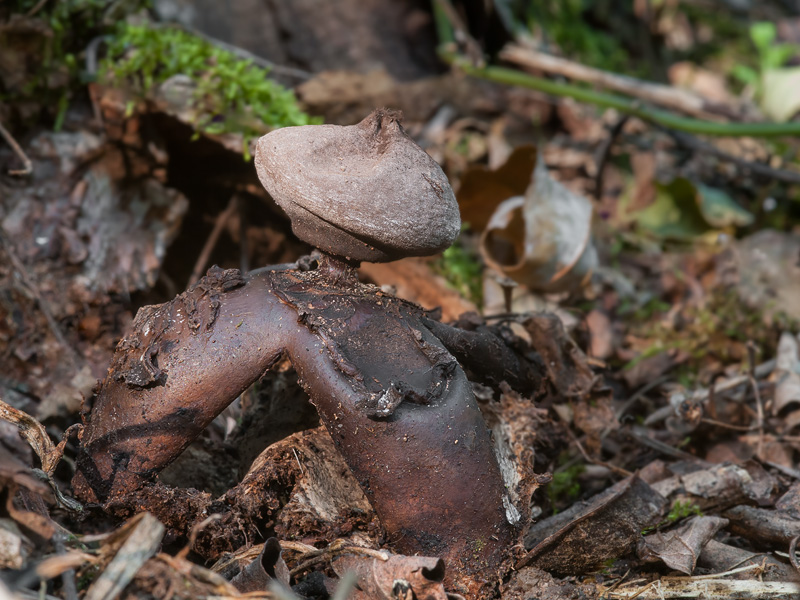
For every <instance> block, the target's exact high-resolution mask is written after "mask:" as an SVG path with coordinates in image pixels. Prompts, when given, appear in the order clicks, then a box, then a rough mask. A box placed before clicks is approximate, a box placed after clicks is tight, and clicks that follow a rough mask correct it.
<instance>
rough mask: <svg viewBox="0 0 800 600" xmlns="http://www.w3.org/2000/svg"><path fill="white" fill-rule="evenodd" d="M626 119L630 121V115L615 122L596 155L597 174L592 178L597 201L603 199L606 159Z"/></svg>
mask: <svg viewBox="0 0 800 600" xmlns="http://www.w3.org/2000/svg"><path fill="white" fill-rule="evenodd" d="M628 119H630V115H622V116H621V117H620V118H619V119H617V122H616V123H614V125H613V127H611V130H610V131H609V132H608V137H607V138H606V140H605V142H604V143H603V145H602V146H601V147H600V150H599V151H598V153H597V159H595V163H596V164H597V173H596V174H595V177H594V195H595V198H597V200H598V201H602V199H603V174H604V173H605V170H606V163H607V162H608V157H609V156H610V155H611V148H612V147H613V146H614V142H615V141H616V139H617V138H618V137H619V134H620V133H622V128H623V127H625V123H627V122H628Z"/></svg>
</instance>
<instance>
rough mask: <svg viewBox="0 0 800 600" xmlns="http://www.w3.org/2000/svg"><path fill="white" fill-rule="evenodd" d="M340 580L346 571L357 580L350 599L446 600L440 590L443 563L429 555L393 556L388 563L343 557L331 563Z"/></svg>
mask: <svg viewBox="0 0 800 600" xmlns="http://www.w3.org/2000/svg"><path fill="white" fill-rule="evenodd" d="M332 566H333V570H334V571H336V574H337V575H339V576H340V577H342V576H344V574H345V573H347V572H352V573H355V574H356V576H357V577H358V583H357V586H356V591H355V592H354V593H353V595H352V596H350V598H352V599H353V600H394V599H396V598H403V599H405V598H417V599H418V600H447V597H448V596H447V593H446V592H445V591H444V584H443V582H444V561H443V560H442V559H441V558H433V557H429V556H403V555H401V554H394V555H391V556H389V558H388V560H385V561H383V560H379V559H377V558H371V557H365V556H357V555H352V554H351V555H345V556H342V557H340V558H337V559H336V560H334V561H333V563H332Z"/></svg>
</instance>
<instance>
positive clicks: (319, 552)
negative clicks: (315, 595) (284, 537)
mask: <svg viewBox="0 0 800 600" xmlns="http://www.w3.org/2000/svg"><path fill="white" fill-rule="evenodd" d="M281 544H282V545H283V542H281ZM347 553H349V554H360V555H363V556H371V557H372V558H377V559H379V560H383V561H387V560H389V553H388V552H385V551H383V550H373V549H372V548H364V547H362V546H351V545H349V544H347V543H346V542H345V540H341V539H340V540H334V541H333V542H331V543H330V544H329V545H328V546H327V547H326V548H319V549H318V548H314V549H313V551H312V552H306V553H304V554H302V555H301V556H300V557H299V558H300V559H302V558H305V557H310V558H308V560H304V561H303V562H301V563H300V564H298V565H297V566H295V568H294V569H292V570H291V571H290V572H289V574H290V575H292V576H296V575H297V574H298V573H302V572H303V571H305V570H306V569H307V568H308V567H311V566H313V565H315V564H317V563H320V562H322V561H324V560H328V559H330V558H333V557H334V556H336V555H337V554H347Z"/></svg>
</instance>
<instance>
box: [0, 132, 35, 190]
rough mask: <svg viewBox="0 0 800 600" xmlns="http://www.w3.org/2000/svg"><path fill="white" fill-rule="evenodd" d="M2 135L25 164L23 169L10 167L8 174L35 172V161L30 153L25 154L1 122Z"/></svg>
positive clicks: (17, 174) (16, 175)
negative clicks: (29, 156) (29, 155)
mask: <svg viewBox="0 0 800 600" xmlns="http://www.w3.org/2000/svg"><path fill="white" fill-rule="evenodd" d="M0 135H2V136H3V139H5V141H6V142H7V143H8V145H9V146H11V149H12V150H13V151H14V154H16V155H17V156H18V157H19V159H20V160H21V161H22V164H24V165H25V167H24V168H22V169H9V170H8V174H9V175H14V176H15V177H22V176H24V175H30V174H31V173H32V172H33V163H32V162H31V159H30V158H28V155H27V154H25V151H24V150H23V149H22V148H21V147H20V145H19V144H18V143H17V140H15V139H14V137H13V136H12V135H11V134H10V133H9V132H8V130H7V129H6V128H5V127H3V124H2V123H0Z"/></svg>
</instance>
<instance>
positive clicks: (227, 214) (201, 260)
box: [186, 194, 238, 288]
mask: <svg viewBox="0 0 800 600" xmlns="http://www.w3.org/2000/svg"><path fill="white" fill-rule="evenodd" d="M237 204H238V203H237V201H236V194H234V195H233V196H231V199H230V201H229V202H228V206H227V207H226V208H225V210H223V211H222V212H221V213H219V215H217V219H216V221H215V223H214V229H212V230H211V233H210V234H209V236H208V239H207V240H206V243H205V245H203V250H202V251H201V252H200V256H198V257H197V261H196V262H195V263H194V268H193V269H192V274H191V275H190V276H189V283H188V284H186V287H187V288H188V287H191V286H192V284H193V283H195V282H196V281H197V280H198V279H200V276H201V275H202V274H203V271H204V270H205V268H206V265H207V264H208V259H209V258H210V257H211V253H212V252H213V251H214V247H215V246H216V245H217V240H219V236H220V234H221V233H222V229H223V227H225V225H226V224H227V222H228V220H229V219H230V218H231V217H232V216H233V213H234V212H236V207H237Z"/></svg>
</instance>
